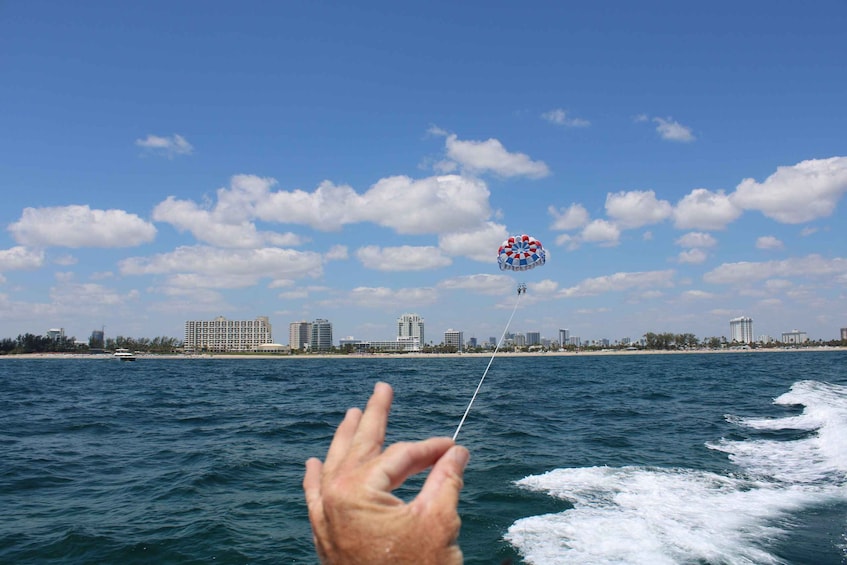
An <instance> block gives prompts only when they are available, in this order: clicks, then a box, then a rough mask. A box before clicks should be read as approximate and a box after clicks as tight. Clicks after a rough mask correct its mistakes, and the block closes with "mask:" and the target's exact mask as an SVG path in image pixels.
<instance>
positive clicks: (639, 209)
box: [606, 190, 673, 229]
mask: <svg viewBox="0 0 847 565" xmlns="http://www.w3.org/2000/svg"><path fill="white" fill-rule="evenodd" d="M672 212H673V207H672V206H671V204H670V202H668V201H667V200H658V199H657V198H656V193H655V192H653V191H652V190H631V191H629V192H625V191H621V192H616V193H614V194H612V193H609V194H607V195H606V214H608V216H609V217H610V218H612V219H613V220H614V221H615V224H616V225H618V226H620V227H621V228H624V229H628V228H639V227H641V226H646V225H649V224H657V223H659V222H662V221H664V220H665V219H667V218H668V217H669V216H670V215H671V213H672Z"/></svg>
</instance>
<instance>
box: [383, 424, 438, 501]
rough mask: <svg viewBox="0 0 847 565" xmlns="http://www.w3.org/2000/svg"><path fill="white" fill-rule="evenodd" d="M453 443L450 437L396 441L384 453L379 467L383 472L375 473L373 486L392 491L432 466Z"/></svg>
mask: <svg viewBox="0 0 847 565" xmlns="http://www.w3.org/2000/svg"><path fill="white" fill-rule="evenodd" d="M452 445H453V440H452V439H450V438H448V437H436V438H429V439H427V440H424V441H418V442H414V443H395V444H394V445H392V446H390V447H389V448H388V449H386V450H385V452H384V453H383V454H382V457H381V458H380V465H379V467H378V469H379V470H380V471H381V473H379V474H376V475H374V477H373V480H374V482H373V483H372V484H371V486H373V487H374V488H377V489H379V490H382V491H385V492H391V491H392V490H394V489H396V488H397V487H399V486H400V485H402V484H403V482H404V481H405V480H406V479H407V478H409V477H411V476H412V475H416V474H418V473H420V472H421V471H423V470H425V469H428V468H430V467H432V466H433V465H434V464H435V462H436V461H438V460H439V459H440V458H441V457H442V456H443V455H444V453H445V452H446V451H447V450H448V449H450V447H451V446H452Z"/></svg>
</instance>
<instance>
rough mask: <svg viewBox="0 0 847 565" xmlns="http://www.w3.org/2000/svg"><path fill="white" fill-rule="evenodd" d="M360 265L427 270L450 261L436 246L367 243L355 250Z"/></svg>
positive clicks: (399, 269) (377, 268)
mask: <svg viewBox="0 0 847 565" xmlns="http://www.w3.org/2000/svg"><path fill="white" fill-rule="evenodd" d="M356 257H357V258H358V259H359V261H361V263H362V265H364V266H365V267H367V268H369V269H375V270H377V271H428V270H431V269H438V268H441V267H446V266H447V265H449V264H450V263H451V262H452V261H450V258H449V257H445V256H444V255H443V254H442V253H441V250H440V249H438V248H437V247H431V246H421V247H415V246H411V245H401V246H399V247H378V246H376V245H368V246H365V247H361V248H359V249H358V250H357V251H356Z"/></svg>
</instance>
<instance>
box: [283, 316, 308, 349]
mask: <svg viewBox="0 0 847 565" xmlns="http://www.w3.org/2000/svg"><path fill="white" fill-rule="evenodd" d="M310 339H312V324H310V323H309V322H306V321H302V322H291V323H290V324H288V346H289V347H290V348H291V351H303V350H304V349H308V348H309V340H310Z"/></svg>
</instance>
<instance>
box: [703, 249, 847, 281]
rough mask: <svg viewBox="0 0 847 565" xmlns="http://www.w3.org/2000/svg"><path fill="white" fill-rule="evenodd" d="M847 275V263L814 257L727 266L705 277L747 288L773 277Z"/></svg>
mask: <svg viewBox="0 0 847 565" xmlns="http://www.w3.org/2000/svg"><path fill="white" fill-rule="evenodd" d="M845 273H847V259H843V258H841V257H836V258H833V259H826V258H824V257H822V256H820V255H817V254H813V255H807V256H806V257H792V258H790V259H784V260H782V261H765V262H758V263H757V262H748V261H741V262H738V263H724V264H723V265H720V266H719V267H717V268H715V269H713V270H711V271H709V272H708V273H706V274H705V275H703V280H704V281H706V282H708V283H713V284H745V283H750V282H753V281H757V280H762V279H769V278H773V277H798V278H809V277H826V276H838V275H844V274H845Z"/></svg>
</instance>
